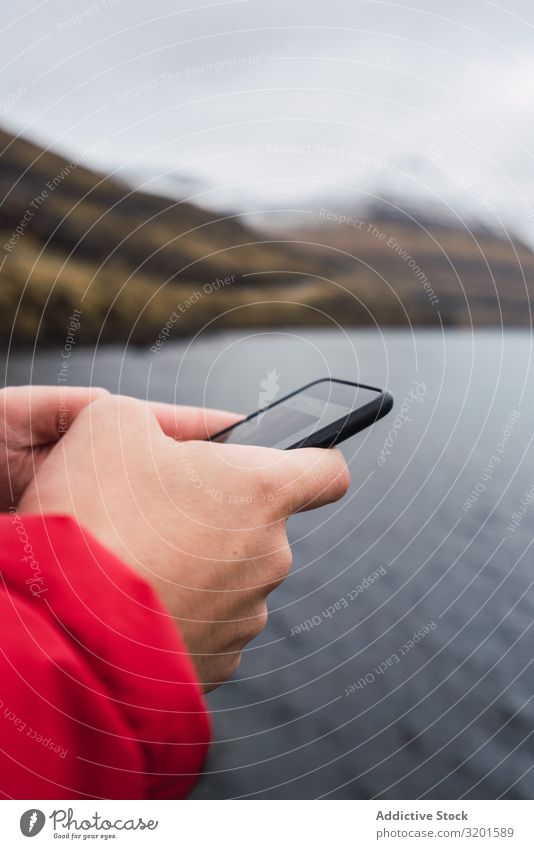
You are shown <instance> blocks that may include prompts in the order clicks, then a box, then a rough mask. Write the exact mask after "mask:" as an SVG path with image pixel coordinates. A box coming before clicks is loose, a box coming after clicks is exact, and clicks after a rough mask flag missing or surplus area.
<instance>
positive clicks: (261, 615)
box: [254, 602, 269, 637]
mask: <svg viewBox="0 0 534 849" xmlns="http://www.w3.org/2000/svg"><path fill="white" fill-rule="evenodd" d="M268 621H269V612H268V610H267V605H266V603H265V602H263V604H262V605H261V607H260V610H259V611H258V614H257V615H256V616H255V617H254V636H255V637H257V636H258V634H261V632H262V631H263V629H264V628H265V626H266V625H267V622H268Z"/></svg>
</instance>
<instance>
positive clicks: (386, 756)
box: [8, 330, 534, 799]
mask: <svg viewBox="0 0 534 849" xmlns="http://www.w3.org/2000/svg"><path fill="white" fill-rule="evenodd" d="M93 353H94V352H93V351H88V350H87V349H81V348H78V349H77V350H75V352H74V354H73V357H72V360H71V366H70V370H69V382H70V383H71V384H72V385H74V384H75V383H88V382H91V383H95V384H101V385H105V386H107V387H108V388H110V389H114V390H119V391H122V392H125V393H131V394H135V395H138V396H140V397H146V396H148V397H151V398H153V399H157V400H169V401H170V400H173V399H178V400H180V401H181V402H184V403H195V404H202V403H207V404H209V405H211V406H224V407H227V408H234V409H237V410H240V411H242V412H249V411H250V410H252V409H254V408H255V407H256V406H257V402H258V394H259V383H260V381H261V380H262V379H264V378H265V377H266V375H267V372H268V371H269V370H272V369H277V371H278V372H279V374H280V379H279V384H280V394H282V393H284V392H287V391H290V390H292V389H294V388H296V387H297V386H298V385H300V384H302V383H305V382H307V381H309V380H311V379H314V378H316V377H319V376H323V375H327V374H329V373H330V374H332V375H333V376H335V377H341V378H348V379H358V378H360V379H361V380H362V381H364V382H371V383H376V384H378V385H382V386H387V387H388V388H389V389H390V391H391V392H392V393H393V395H394V396H395V399H396V402H397V405H396V410H394V412H393V413H392V414H390V416H389V417H388V418H387V419H385V420H384V421H382V422H380V423H378V424H377V425H375V426H374V427H372V428H370V429H369V430H368V431H366V432H365V433H364V434H360V435H358V436H356V437H355V438H353V439H352V440H350V441H349V442H347V443H346V444H345V446H344V448H343V450H344V453H345V455H346V457H347V459H348V460H349V462H350V466H351V472H352V486H351V489H350V492H349V494H348V496H347V497H346V498H345V499H344V501H343V502H341V503H340V504H338V505H334V506H332V507H328V508H324V509H322V510H321V511H316V512H312V513H308V514H303V515H300V516H297V517H295V518H293V519H292V520H291V522H290V525H289V532H290V537H291V541H292V545H293V551H294V558H295V560H294V568H293V570H292V573H291V575H290V577H289V578H288V580H287V581H286V582H285V584H284V585H283V586H282V587H280V588H279V589H278V590H277V591H276V592H275V593H274V594H273V595H272V596H271V600H270V611H271V615H270V622H269V625H268V627H267V629H266V630H265V631H264V632H263V633H262V635H261V636H260V637H259V638H258V640H256V641H255V642H254V643H253V644H251V645H250V646H249V647H248V649H247V650H246V651H245V654H244V659H243V663H242V665H241V668H240V670H239V672H238V674H237V675H236V676H235V677H234V679H232V681H230V682H229V683H227V684H226V685H224V686H223V687H221V688H220V689H219V690H218V691H217V692H215V693H213V694H212V695H211V696H210V697H209V702H210V707H211V710H212V713H213V721H214V729H215V742H214V744H213V746H212V749H211V754H210V757H209V760H208V763H207V765H206V771H205V774H204V776H203V777H202V779H201V781H200V783H199V785H198V787H197V789H196V791H195V796H196V797H198V798H226V797H239V796H247V797H254V798H315V797H319V796H326V797H329V798H370V797H380V798H390V799H395V798H416V797H424V798H460V797H461V798H464V797H465V798H496V797H499V796H503V797H506V798H532V795H533V793H534V769H533V767H534V761H533V756H534V738H533V730H534V705H533V696H534V669H533V666H534V664H533V657H534V655H533V639H532V631H533V629H532V621H533V610H534V590H533V582H534V569H533V568H532V553H531V543H532V530H531V529H532V527H533V524H534V502H533V503H532V505H530V504H529V503H528V502H529V500H530V497H528V498H527V499H526V500H525V494H526V493H527V492H528V491H529V490H530V488H531V487H532V486H533V484H534V470H533V463H532V461H533V455H534V451H533V447H532V422H533V420H534V399H533V397H532V392H531V391H530V386H531V379H530V361H531V339H530V336H529V334H528V333H519V332H518V333H509V334H507V335H505V336H503V335H501V333H500V332H498V331H491V332H484V333H480V334H477V335H476V336H473V335H472V334H471V333H469V332H468V331H461V332H460V331H458V332H452V331H449V332H447V333H445V334H441V333H436V332H427V331H417V332H414V333H413V334H412V333H409V332H404V331H402V332H401V331H391V332H386V333H383V334H380V333H379V332H378V331H376V332H374V331H365V332H360V331H351V332H350V334H345V333H344V332H343V331H340V330H337V331H331V332H324V331H317V332H312V331H305V332H302V331H300V330H299V331H284V332H260V333H256V332H248V331H243V332H236V333H228V334H224V335H220V336H213V337H211V338H210V337H207V338H204V337H202V338H201V339H197V340H195V341H194V342H192V343H191V344H186V343H184V344H174V343H172V344H171V343H167V345H166V346H164V348H163V349H162V351H161V353H160V354H159V355H157V356H156V355H153V354H150V353H146V352H144V351H135V350H131V351H130V350H128V351H126V352H123V351H119V350H116V349H113V348H105V349H100V350H99V351H98V352H97V353H96V355H95V356H93ZM59 359H60V358H59V351H51V352H49V353H47V354H45V355H40V356H39V357H38V358H37V359H36V360H35V361H34V362H33V364H32V358H31V357H30V356H29V355H18V356H17V357H15V358H14V359H12V360H11V362H10V363H9V366H8V376H9V380H10V381H11V382H24V381H27V380H29V379H30V378H31V379H32V380H33V381H34V382H40V383H44V382H55V380H56V375H57V372H58V369H59ZM403 401H404V404H403V403H402V402H403ZM401 407H402V410H403V413H404V419H409V420H408V421H406V420H403V419H399V420H398V421H397V425H398V427H397V428H396V430H395V433H396V436H395V437H393V435H392V436H391V438H390V439H389V441H388V435H389V433H390V429H391V428H392V427H393V424H394V422H395V414H396V413H398V412H399V411H400V409H401ZM503 429H504V432H503ZM388 452H389V453H388ZM492 458H493V459H492ZM379 460H380V462H379ZM533 492H534V490H533ZM470 494H471V496H470ZM522 499H523V501H524V506H523V508H522V507H521V501H522ZM467 505H469V506H467ZM512 514H516V523H515V524H516V525H517V526H516V527H515V528H513V529H510V527H511V524H512V522H513V519H512ZM518 516H520V519H519V521H518V520H517V517H518ZM373 572H376V574H377V576H378V577H377V578H376V579H375V580H374V581H373V582H372V583H369V585H368V586H366V587H365V586H363V585H362V580H363V579H364V578H365V577H366V576H369V575H371V574H372V573H373ZM342 599H344V600H345V601H341V600H342ZM336 602H338V606H337V608H336ZM329 608H330V610H329ZM325 611H326V613H325ZM310 621H311V622H312V623H313V627H310V625H309V622H310ZM306 622H308V625H307V626H306ZM303 623H304V628H302V627H301V628H300V632H297V631H298V629H297V627H296V626H299V625H300V626H302V624H303ZM306 628H307V629H306ZM292 632H293V635H292ZM416 632H419V634H418V636H417V637H416V638H415V639H413V635H414V633H416ZM351 685H352V686H351ZM355 685H356V686H355Z"/></svg>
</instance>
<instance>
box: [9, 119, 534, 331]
mask: <svg viewBox="0 0 534 849" xmlns="http://www.w3.org/2000/svg"><path fill="white" fill-rule="evenodd" d="M36 199H37V200H36ZM25 216H26V218H27V219H28V220H27V224H26V225H25V226H24V227H23V228H22V232H23V235H22V236H20V238H17V239H16V240H15V243H14V245H13V247H12V249H11V250H4V249H1V250H0V266H1V270H0V330H1V332H2V335H3V336H4V337H5V336H6V335H8V334H10V333H11V331H12V330H13V335H14V339H15V340H16V341H17V342H22V343H28V342H31V341H33V340H34V339H35V336H36V333H37V332H38V333H39V340H40V341H43V342H45V343H56V342H60V341H61V340H62V338H63V336H64V327H65V322H66V320H67V319H68V316H69V315H70V313H71V311H72V309H73V308H74V307H81V308H82V310H83V314H82V315H83V317H82V323H81V327H80V330H79V332H78V340H79V341H93V340H94V339H95V338H96V337H97V335H98V334H99V333H100V334H101V339H102V340H103V341H119V340H120V341H123V340H124V339H125V338H127V337H129V338H131V339H132V340H133V341H135V342H141V343H148V344H152V342H153V341H154V338H155V336H156V335H157V333H158V332H159V330H160V328H161V327H162V325H163V324H164V323H165V321H166V320H167V318H168V317H169V315H170V314H171V313H172V312H173V311H174V310H175V309H176V308H177V305H183V304H184V303H186V302H187V301H188V299H190V298H191V296H192V295H193V296H195V293H198V292H201V293H202V295H201V297H197V298H196V300H195V302H194V303H193V304H192V305H191V306H190V308H187V309H185V310H184V311H183V312H181V317H180V320H179V321H178V322H177V323H176V324H175V326H174V327H173V331H172V332H173V334H180V333H182V334H183V333H190V332H192V331H194V330H197V329H198V328H200V327H202V326H203V325H204V324H205V323H206V322H209V321H211V320H212V319H215V321H214V322H213V324H212V325H211V326H213V327H221V326H241V325H280V324H325V323H326V324H330V323H332V322H336V321H337V322H340V323H342V324H367V323H370V322H372V321H375V320H376V321H378V322H379V323H380V324H393V325H405V324H406V322H407V321H408V320H409V321H411V322H413V323H423V324H436V323H439V322H440V320H442V321H444V322H445V323H450V324H466V323H469V321H470V319H471V316H472V317H473V320H474V321H475V323H476V324H478V325H484V324H496V323H499V320H500V314H499V306H500V309H501V310H502V312H503V316H504V320H505V322H506V323H508V324H523V325H524V324H525V323H528V321H529V320H530V313H529V310H528V308H527V300H526V296H527V292H530V293H532V292H533V289H532V281H533V280H534V255H533V254H532V252H531V251H529V250H528V249H527V248H525V247H524V246H522V245H520V244H515V245H511V244H509V243H507V242H506V241H505V240H503V239H499V238H497V237H496V236H495V235H492V234H489V233H477V234H475V235H470V234H469V233H466V232H463V231H460V230H455V229H452V228H450V227H444V226H442V225H432V226H430V225H428V226H429V229H430V230H431V233H427V232H425V229H424V227H423V226H421V225H420V224H414V223H413V222H412V221H410V220H409V219H408V218H397V219H391V218H385V217H383V218H380V216H375V219H374V224H376V226H377V227H378V228H379V231H380V233H383V234H384V235H383V238H379V237H377V235H376V234H373V233H369V232H367V231H366V229H363V230H356V229H355V228H354V227H349V226H347V225H339V224H332V223H329V222H324V221H322V220H319V219H317V224H316V226H315V227H312V228H307V229H306V230H303V229H302V228H300V229H298V228H297V229H295V230H294V231H292V232H289V231H288V232H286V233H284V235H283V236H282V237H280V236H279V235H278V236H276V239H270V238H269V237H268V236H263V235H260V234H258V233H257V232H256V231H252V230H250V229H249V228H248V227H246V226H244V225H243V224H242V223H240V219H239V218H238V217H237V218H236V217H226V218H225V217H224V216H221V215H215V214H212V213H210V212H207V211H205V210H202V209H199V208H198V207H195V206H194V205H192V204H190V203H176V202H173V201H169V200H167V199H165V198H161V197H157V196H153V195H149V194H147V193H144V192H140V191H131V190H130V189H129V188H128V187H126V186H125V185H122V184H121V183H120V182H119V181H117V180H113V179H111V178H109V177H104V176H103V175H100V174H97V173H95V172H93V171H90V170H89V169H86V168H84V167H82V166H81V165H78V166H74V167H73V166H72V165H70V164H69V162H68V160H66V159H64V158H62V157H60V156H58V155H56V154H52V153H49V152H46V153H45V152H43V150H42V149H41V148H39V147H38V146H37V145H35V144H33V143H31V142H29V141H27V140H24V139H14V138H13V137H12V136H10V135H9V134H8V133H5V132H2V131H0V246H2V245H4V244H5V243H7V242H8V241H9V239H10V238H11V237H12V235H13V233H14V232H15V230H16V228H17V227H18V226H20V224H21V221H23V219H24V217H25ZM390 238H395V240H396V242H398V244H399V245H400V246H401V248H402V249H403V250H405V251H407V252H408V255H409V258H410V259H411V258H412V257H413V259H414V261H416V262H417V264H418V265H419V266H420V268H421V274H424V275H426V277H427V278H428V280H429V284H428V285H431V286H432V289H433V290H434V293H435V297H436V298H437V301H438V303H435V302H434V303H432V302H431V301H430V298H429V292H428V288H427V289H425V287H424V285H423V284H422V281H421V279H420V278H419V279H418V278H417V276H416V274H415V273H414V270H413V268H410V266H409V260H407V259H406V258H404V259H403V258H402V257H401V256H400V255H399V253H398V252H396V251H394V250H392V249H391V247H388V246H387V241H388V240H389V239H390ZM477 240H478V244H477ZM310 243H311V244H310ZM514 251H517V254H518V255H517V256H515V253H514ZM2 262H3V265H2ZM232 275H233V277H232V280H233V282H232V284H231V285H230V286H225V287H224V288H222V289H219V290H218V291H216V292H213V293H212V294H209V295H206V294H204V293H203V286H204V284H205V283H207V282H208V283H209V282H210V281H213V280H215V278H217V277H219V278H220V277H228V276H232ZM523 275H525V276H526V280H527V283H526V286H525V282H524V280H523ZM497 296H498V297H497ZM19 305H20V308H19ZM470 314H471V315H470Z"/></svg>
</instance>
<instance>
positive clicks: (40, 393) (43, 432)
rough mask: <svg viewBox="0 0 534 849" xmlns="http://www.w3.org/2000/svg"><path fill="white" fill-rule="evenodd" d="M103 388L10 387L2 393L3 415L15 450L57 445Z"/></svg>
mask: <svg viewBox="0 0 534 849" xmlns="http://www.w3.org/2000/svg"><path fill="white" fill-rule="evenodd" d="M107 394H108V392H107V390H106V389H102V388H99V387H84V386H73V387H64V386H10V387H8V388H7V389H5V390H4V392H3V393H2V396H3V409H2V413H3V415H4V419H5V422H6V428H7V430H8V432H9V433H8V434H7V436H8V438H9V437H10V440H9V441H10V442H11V444H12V445H13V446H14V447H25V446H36V445H47V444H49V443H51V442H57V440H58V439H59V438H60V436H61V435H62V434H63V433H65V431H66V430H68V428H69V427H70V425H71V424H72V422H73V421H74V419H75V418H76V416H78V415H79V413H80V412H81V411H82V410H83V409H84V408H85V407H87V405H88V404H91V403H92V402H93V401H96V400H97V399H99V398H102V397H104V396H105V395H107Z"/></svg>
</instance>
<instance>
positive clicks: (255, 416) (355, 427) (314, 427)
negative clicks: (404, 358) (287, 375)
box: [210, 377, 393, 449]
mask: <svg viewBox="0 0 534 849" xmlns="http://www.w3.org/2000/svg"><path fill="white" fill-rule="evenodd" d="M392 406H393V398H392V396H391V395H390V394H389V392H385V391H384V390H382V389H377V388H376V387H375V386H366V385H365V384H364V383H351V382H350V381H348V380H335V379H334V378H330V377H325V378H322V379H321V380H315V381H313V383H308V384H307V385H306V386H303V387H302V388H301V389H297V390H296V392H291V394H290V395H285V396H284V397H283V398H280V399H279V400H278V401H275V402H274V403H273V404H270V405H269V406H268V407H264V408H263V409H261V410H257V411H256V412H255V413H251V414H250V415H249V416H247V417H246V419H243V420H242V421H240V422H237V424H235V425H232V426H231V427H227V428H225V429H224V430H221V431H219V432H218V433H215V434H213V436H211V437H210V439H211V440H213V441H216V442H228V443H234V444H238V445H263V446H265V447H268V448H283V449H291V448H332V446H334V445H337V444H338V443H339V442H343V440H344V439H348V437H349V436H353V434H355V433H358V432H359V431H360V430H363V429H364V428H366V427H369V425H371V424H373V423H374V422H376V421H378V419H381V418H382V417H383V416H385V415H386V414H387V413H389V411H390V410H391V408H392Z"/></svg>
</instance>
